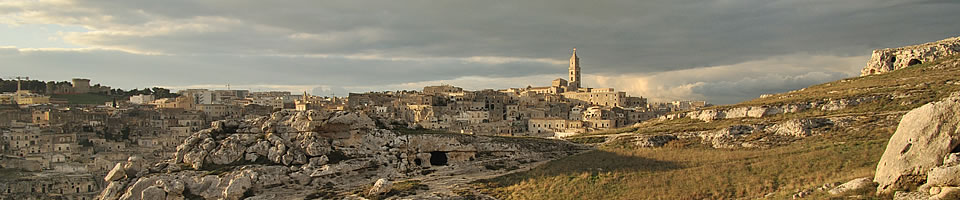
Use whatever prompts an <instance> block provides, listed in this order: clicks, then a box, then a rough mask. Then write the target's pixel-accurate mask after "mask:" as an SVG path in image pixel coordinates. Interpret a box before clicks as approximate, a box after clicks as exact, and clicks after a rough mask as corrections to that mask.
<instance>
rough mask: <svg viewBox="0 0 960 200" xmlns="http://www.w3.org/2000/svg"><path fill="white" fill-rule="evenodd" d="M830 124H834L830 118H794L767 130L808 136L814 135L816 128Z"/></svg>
mask: <svg viewBox="0 0 960 200" xmlns="http://www.w3.org/2000/svg"><path fill="white" fill-rule="evenodd" d="M830 125H833V122H832V121H830V120H829V119H823V118H812V119H794V120H787V121H784V122H781V123H778V124H774V125H773V126H770V127H767V131H769V132H772V133H774V134H777V135H783V136H793V137H807V136H811V135H813V133H814V131H813V130H814V129H817V128H820V127H824V126H830Z"/></svg>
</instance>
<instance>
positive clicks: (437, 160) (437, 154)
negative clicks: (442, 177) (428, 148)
mask: <svg viewBox="0 0 960 200" xmlns="http://www.w3.org/2000/svg"><path fill="white" fill-rule="evenodd" d="M430 165H447V152H443V151H434V152H430Z"/></svg>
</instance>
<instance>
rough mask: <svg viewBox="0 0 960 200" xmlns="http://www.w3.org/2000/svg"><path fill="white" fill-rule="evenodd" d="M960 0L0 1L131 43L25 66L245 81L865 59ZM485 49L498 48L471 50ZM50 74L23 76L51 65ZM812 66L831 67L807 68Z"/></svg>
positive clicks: (394, 80)
mask: <svg viewBox="0 0 960 200" xmlns="http://www.w3.org/2000/svg"><path fill="white" fill-rule="evenodd" d="M957 10H960V1H951V0H930V1H925V0H864V1H836V0H804V1H798V0H774V1H771V0H723V1H694V0H653V1H568V0H549V1H547V0H536V1H515V2H490V1H420V0H414V1H365V0H344V1H232V0H231V1H226V0H223V1H186V0H171V1H147V0H127V1H105V0H75V1H64V2H52V3H44V2H39V3H38V2H34V1H22V2H21V1H13V2H12V3H9V2H8V3H0V16H2V15H3V14H6V15H7V17H12V18H14V20H13V21H17V22H18V23H41V24H43V23H47V24H70V25H81V26H84V27H86V28H87V29H89V30H91V31H90V32H74V33H66V34H64V38H63V39H64V41H67V42H71V43H75V44H81V45H83V46H88V47H94V48H101V49H112V50H119V51H124V52H129V53H135V54H128V53H122V52H118V51H95V52H89V51H88V52H76V51H66V52H54V53H39V52H36V53H33V54H30V55H29V56H19V57H17V58H18V59H19V61H20V62H21V63H23V64H29V65H36V66H42V67H47V68H61V69H62V68H64V67H63V65H73V66H76V65H75V63H76V62H77V60H89V61H90V63H92V64H89V65H87V66H85V67H84V68H83V70H73V71H70V70H68V71H64V72H56V73H63V75H64V76H69V75H68V74H71V73H84V71H102V72H103V73H100V74H111V75H112V74H117V75H130V74H136V73H138V72H142V71H151V70H152V71H156V73H155V74H158V75H171V76H173V77H167V76H155V77H160V78H161V79H164V80H163V81H164V83H156V84H167V85H170V83H166V82H165V81H182V82H184V83H183V85H188V84H208V83H216V82H225V81H237V80H240V81H243V82H249V83H251V84H253V83H277V84H320V85H329V86H333V87H334V89H336V88H342V87H346V86H355V85H365V86H370V85H391V84H393V85H396V84H403V83H411V82H425V81H431V80H452V79H457V78H460V77H467V76H481V77H494V78H496V77H506V78H510V77H523V76H538V75H545V74H557V75H559V76H562V74H563V70H564V69H565V66H564V64H563V62H564V61H565V60H566V59H567V58H568V56H569V50H570V48H572V47H577V48H578V49H580V51H579V54H580V56H581V58H582V64H583V65H584V72H586V73H591V74H596V75H600V76H603V75H618V74H655V73H666V72H671V71H678V70H684V69H700V68H704V67H711V66H723V65H735V64H738V63H744V62H749V61H756V60H764V59H768V58H771V57H778V56H791V55H830V56H846V57H854V56H864V55H868V54H869V53H870V50H871V49H875V48H886V47H895V46H902V45H908V44H914V43H919V42H927V41H933V40H939V39H943V38H946V37H951V36H956V35H958V34H960V26H958V25H957V24H956V20H954V19H960V12H956V11H957ZM0 22H2V21H0ZM0 46H2V44H0ZM136 54H146V55H136ZM41 55H42V56H41ZM50 56H59V57H57V59H58V60H51V59H49V58H50ZM87 57H99V58H87ZM475 57H484V58H489V59H486V60H482V61H476V60H471V59H473V58H475ZM508 58H509V59H512V60H509V59H508ZM504 59H508V60H509V61H502V60H504ZM534 59H540V60H534ZM491 60H494V61H491ZM498 60H499V61H498ZM801 62H804V63H805V61H801ZM813 63H815V62H813ZM798 64H799V65H802V64H803V63H798ZM835 67H840V68H843V69H844V70H847V69H848V68H849V66H819V67H810V68H809V69H808V71H804V72H792V73H789V74H783V73H778V72H779V69H777V68H773V67H764V66H757V69H751V70H755V71H758V72H757V73H756V74H761V75H762V74H778V75H782V76H761V77H765V78H757V79H756V80H752V81H751V80H743V77H742V76H739V75H736V74H732V75H730V76H728V77H712V78H710V79H711V81H709V82H711V83H716V84H709V86H701V87H696V88H690V89H691V90H692V91H693V92H694V93H695V94H696V95H703V96H707V97H706V98H715V99H717V100H718V101H723V102H731V101H736V100H737V98H735V97H736V96H744V97H742V98H744V99H745V98H752V97H753V96H755V94H757V93H760V92H763V93H767V92H777V91H786V90H791V89H797V88H796V87H798V85H805V84H808V83H811V82H816V81H823V80H827V79H836V78H839V77H842V76H843V75H849V74H850V73H853V72H854V71H853V70H851V72H850V73H847V72H835V71H836V70H833V69H836V68H835ZM165 68H169V69H165ZM71 69H78V68H71ZM65 70H67V69H65ZM47 71H48V70H40V71H37V70H35V71H26V72H24V73H54V72H47ZM78 71H79V72H78ZM167 71H178V72H177V73H182V72H179V71H189V72H190V73H188V74H187V75H173V74H171V72H167ZM810 71H828V72H824V73H823V74H821V75H822V76H812V75H811V76H806V75H807V74H808V73H809V72H810ZM205 73H222V74H228V75H230V76H225V77H221V76H210V75H209V74H205ZM824 74H825V75H824ZM717 76H719V75H717ZM120 77H123V76H120ZM777 77H800V78H799V79H790V78H777ZM228 78H230V79H233V80H225V79H228ZM686 78H689V79H685V80H677V81H671V82H672V83H674V84H676V85H673V86H678V85H684V84H692V83H697V82H705V81H703V80H698V79H697V78H698V77H693V78H691V77H686ZM700 78H702V77H700ZM121 82H133V81H132V80H123V81H121ZM157 82H161V81H160V80H157ZM477 84H482V83H477ZM673 86H665V87H673ZM320 90H324V89H320ZM326 90H332V89H329V88H328V89H326ZM644 91H646V90H644ZM712 91H724V92H712ZM721 94H725V95H727V96H724V97H721V96H723V95H721ZM720 99H723V100H720Z"/></svg>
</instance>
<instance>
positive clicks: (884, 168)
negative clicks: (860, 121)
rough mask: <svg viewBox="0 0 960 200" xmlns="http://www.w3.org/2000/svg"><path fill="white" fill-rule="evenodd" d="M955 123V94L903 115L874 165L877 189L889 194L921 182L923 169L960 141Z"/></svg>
mask: <svg viewBox="0 0 960 200" xmlns="http://www.w3.org/2000/svg"><path fill="white" fill-rule="evenodd" d="M958 126H960V95H958V94H957V93H954V94H953V95H951V96H950V97H948V98H945V99H943V100H941V101H937V102H931V103H928V104H926V105H923V106H921V107H919V108H916V109H914V110H912V111H910V112H908V113H907V114H906V115H904V116H903V118H902V119H901V120H900V125H898V127H897V131H896V132H895V133H894V134H893V136H892V137H891V138H890V142H889V143H887V149H886V150H884V153H883V156H882V157H881V158H880V163H879V164H878V165H877V173H876V176H875V177H874V180H875V181H876V182H877V183H879V185H878V186H877V192H878V193H881V194H889V193H891V192H893V191H896V190H903V189H909V188H915V187H917V186H918V185H919V183H923V182H924V181H925V180H924V179H926V175H927V172H929V171H930V170H931V169H933V168H935V167H937V166H940V165H941V164H943V161H944V158H945V157H947V156H948V154H950V153H951V151H955V148H957V146H958V144H960V134H958V133H957V131H958Z"/></svg>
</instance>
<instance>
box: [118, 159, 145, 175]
mask: <svg viewBox="0 0 960 200" xmlns="http://www.w3.org/2000/svg"><path fill="white" fill-rule="evenodd" d="M147 166H149V165H148V164H147V163H146V161H144V160H143V158H140V156H130V157H129V158H127V163H126V164H124V165H123V170H124V171H126V174H127V176H130V177H136V176H139V175H140V174H141V173H145V172H144V171H145V170H146V168H147Z"/></svg>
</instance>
